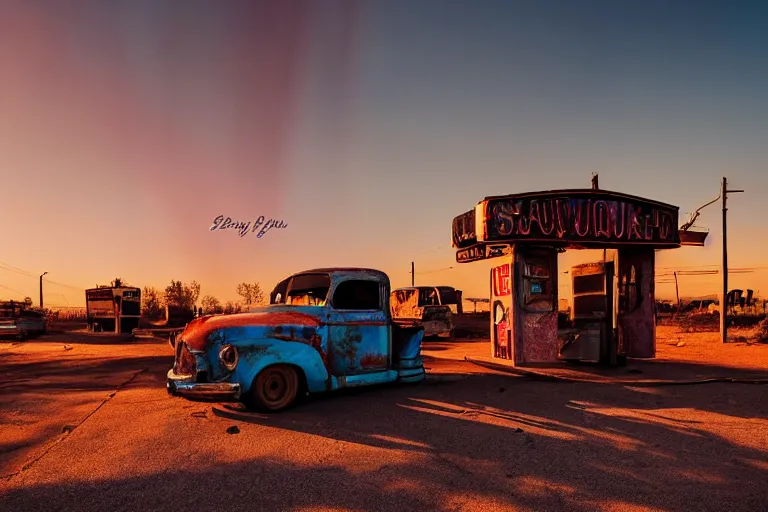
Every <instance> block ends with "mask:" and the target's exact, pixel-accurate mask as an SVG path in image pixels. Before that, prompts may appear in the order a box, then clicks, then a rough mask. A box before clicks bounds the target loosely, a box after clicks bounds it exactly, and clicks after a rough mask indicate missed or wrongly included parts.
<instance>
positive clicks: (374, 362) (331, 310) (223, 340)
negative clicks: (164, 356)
mask: <svg viewBox="0 0 768 512" xmlns="http://www.w3.org/2000/svg"><path fill="white" fill-rule="evenodd" d="M389 293H390V284H389V277H387V275H386V274H384V273H383V272H380V271H378V270H371V269H362V268H329V269H316V270H308V271H305V272H300V273H298V274H294V275H292V276H290V277H288V278H286V279H284V280H283V281H281V282H280V283H279V284H278V285H277V286H276V287H275V289H274V290H273V291H272V293H271V294H270V305H269V306H265V307H260V308H255V309H252V310H251V311H250V312H248V313H238V314H233V315H208V316H203V317H199V318H196V319H195V320H193V321H192V322H190V323H189V324H188V325H187V326H186V328H185V329H184V331H183V332H181V334H179V335H177V336H176V337H173V338H171V340H170V341H171V344H172V346H173V347H174V349H175V352H176V354H175V360H174V365H173V368H172V369H171V370H170V371H169V372H168V379H167V388H168V392H169V393H171V394H172V395H181V396H186V397H195V396H197V397H212V398H218V399H221V400H228V401H229V400H240V401H242V402H243V403H244V404H245V405H246V406H248V407H250V408H253V409H257V410H263V411H277V410H281V409H284V408H286V407H288V406H290V405H291V404H292V403H294V401H295V400H296V398H297V397H299V396H301V395H308V394H314V393H322V392H328V391H334V390H338V389H341V388H348V387H357V386H368V385H374V384H383V383H390V382H418V381H421V380H424V379H425V378H426V374H425V371H424V365H423V362H422V359H421V355H420V353H421V341H422V337H423V334H424V329H423V327H421V326H420V325H418V324H416V323H414V322H410V321H393V319H392V315H391V311H390V307H389Z"/></svg>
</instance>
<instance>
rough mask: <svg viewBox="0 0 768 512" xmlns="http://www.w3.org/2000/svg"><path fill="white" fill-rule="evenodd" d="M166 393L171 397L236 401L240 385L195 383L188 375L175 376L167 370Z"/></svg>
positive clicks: (238, 396)
mask: <svg viewBox="0 0 768 512" xmlns="http://www.w3.org/2000/svg"><path fill="white" fill-rule="evenodd" d="M166 388H167V390H168V393H169V394H171V395H173V396H190V397H200V398H217V399H219V400H231V401H236V400H238V399H239V398H240V384H238V383H236V382H234V383H233V382H195V381H194V380H193V377H191V376H189V375H177V374H175V373H173V369H171V370H168V380H167V382H166Z"/></svg>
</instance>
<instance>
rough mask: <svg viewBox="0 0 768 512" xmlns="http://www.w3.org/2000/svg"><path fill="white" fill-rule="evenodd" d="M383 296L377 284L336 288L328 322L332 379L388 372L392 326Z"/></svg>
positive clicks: (353, 281) (358, 283)
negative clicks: (334, 377) (333, 377)
mask: <svg viewBox="0 0 768 512" xmlns="http://www.w3.org/2000/svg"><path fill="white" fill-rule="evenodd" d="M384 293H385V290H383V285H382V284H381V283H380V282H379V281H376V280H365V279H350V280H347V281H342V282H341V283H339V284H338V285H337V286H336V289H335V290H334V292H333V297H332V299H331V306H332V312H331V314H330V315H329V318H328V366H329V368H328V370H329V372H330V373H331V374H332V375H336V376H341V375H357V374H362V373H371V372H381V371H385V370H387V369H388V368H389V366H390V336H391V329H392V326H391V322H390V320H389V315H388V314H387V312H386V311H385V308H384V306H385V305H386V302H387V301H386V300H385V298H384V296H383V294H384ZM387 299H388V297H387Z"/></svg>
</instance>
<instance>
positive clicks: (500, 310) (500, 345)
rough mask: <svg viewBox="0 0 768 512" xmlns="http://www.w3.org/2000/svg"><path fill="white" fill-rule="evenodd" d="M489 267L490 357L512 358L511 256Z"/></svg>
mask: <svg viewBox="0 0 768 512" xmlns="http://www.w3.org/2000/svg"><path fill="white" fill-rule="evenodd" d="M504 260H506V261H505V262H504V263H502V264H501V265H499V266H496V267H493V268H492V269H491V339H492V340H493V343H491V345H492V353H491V357H497V358H500V359H513V358H514V347H513V346H512V343H513V339H514V337H513V331H512V324H513V322H512V318H511V314H512V267H513V260H512V258H504Z"/></svg>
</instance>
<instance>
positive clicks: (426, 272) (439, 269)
mask: <svg viewBox="0 0 768 512" xmlns="http://www.w3.org/2000/svg"><path fill="white" fill-rule="evenodd" d="M446 270H453V267H445V268H438V269H436V270H426V271H424V272H416V275H419V274H434V273H435V272H444V271H446Z"/></svg>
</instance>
